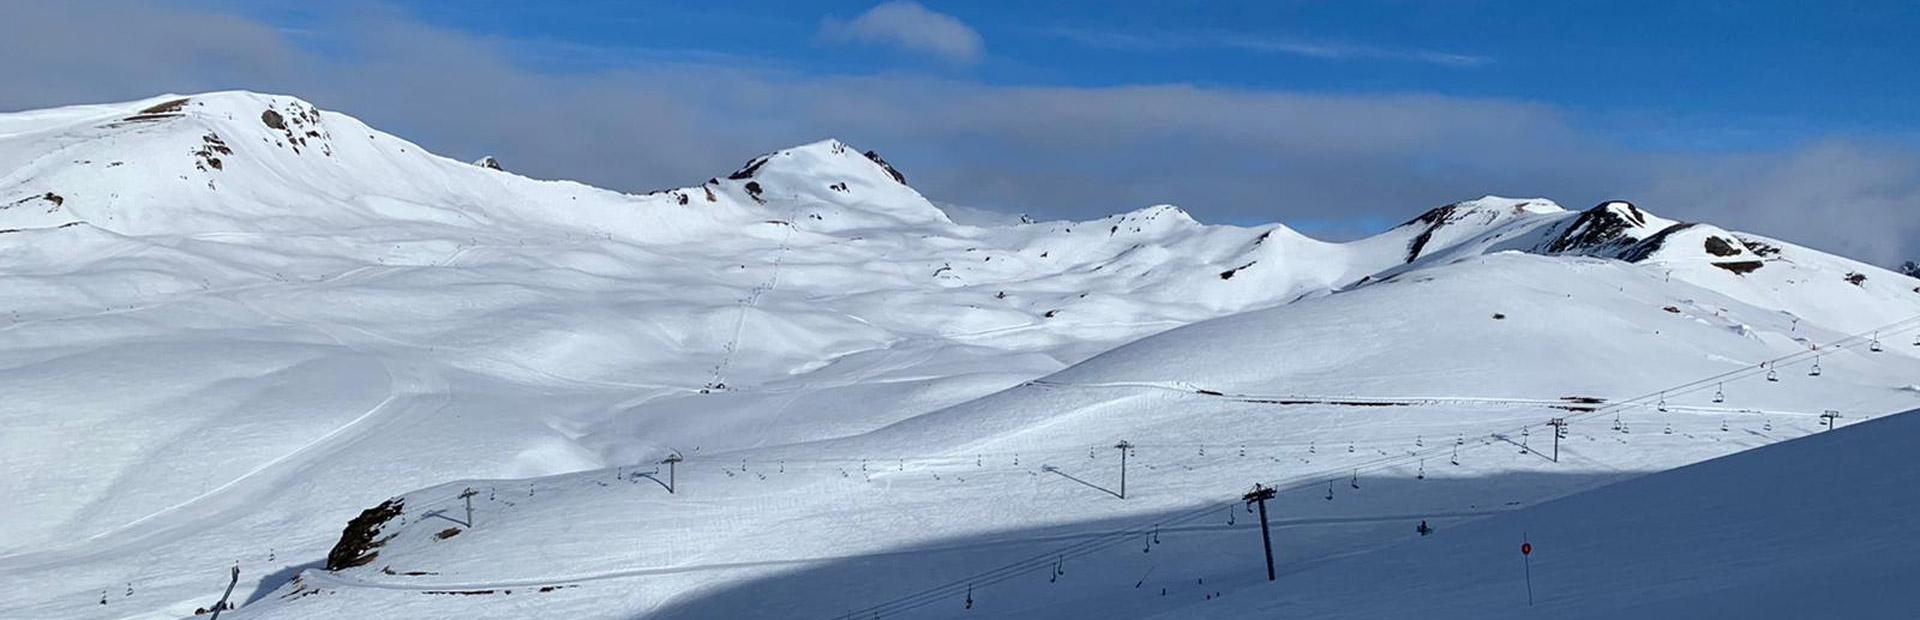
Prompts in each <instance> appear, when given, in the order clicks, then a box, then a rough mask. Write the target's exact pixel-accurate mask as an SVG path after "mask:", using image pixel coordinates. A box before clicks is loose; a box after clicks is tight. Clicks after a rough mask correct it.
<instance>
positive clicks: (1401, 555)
mask: <svg viewBox="0 0 1920 620" xmlns="http://www.w3.org/2000/svg"><path fill="white" fill-rule="evenodd" d="M1916 441H1920V416H1916V415H1911V414H1910V413H1909V414H1902V415H1895V416H1890V417H1886V418H1882V419H1878V420H1874V421H1872V422H1868V423H1865V424H1861V425H1857V426H1851V427H1847V428H1841V429H1837V430H1835V431H1833V432H1831V433H1820V434H1817V435H1814V436H1810V437H1805V438H1802V439H1797V440H1793V441H1789V442H1784V443H1782V444H1780V445H1777V446H1768V447H1765V448H1760V449H1757V450H1752V451H1749V452H1744V453H1740V454H1735V455H1731V456H1727V457H1725V458H1720V459H1715V460H1711V461H1707V462H1705V463H1700V464H1697V465H1693V466H1690V467H1684V468H1680V469H1676V470H1673V471H1667V472H1661V473H1657V474H1653V475H1650V476H1647V477H1644V478H1639V479H1636V480H1630V481H1627V482H1623V483H1620V484H1617V485H1612V486H1608V487H1605V488H1602V489H1597V490H1594V491H1589V492H1586V493H1581V494H1578V495H1575V496H1572V497H1567V498H1563V499H1560V500H1556V501H1552V502H1548V503H1545V504H1541V505H1539V506H1532V507H1529V508H1525V509H1521V510H1516V511H1513V512H1511V513H1508V514H1504V515H1500V516H1498V517H1492V518H1488V519H1486V520H1483V521H1479V522H1476V523H1472V524H1467V525H1462V526H1461V527H1459V528H1457V529H1452V530H1448V531H1441V532H1436V533H1435V535H1434V536H1433V537H1431V538H1430V539H1418V540H1416V539H1414V538H1413V537H1409V539H1408V541H1407V542H1406V543H1403V544H1399V545H1395V546H1392V547H1389V548H1385V549H1380V550H1377V551H1373V552H1369V553H1363V554H1358V555H1354V556H1350V557H1345V558H1340V559H1338V560H1333V561H1329V562H1324V563H1320V564H1315V565H1311V566H1303V567H1300V568H1299V569H1298V570H1297V571H1295V572H1291V573H1289V574H1287V575H1286V576H1285V577H1284V578H1282V579H1281V580H1280V581H1279V582H1278V583H1273V584H1265V583H1260V584H1255V585H1252V586H1249V587H1246V588H1243V589H1240V590H1236V591H1234V592H1232V593H1231V595H1229V596H1224V597H1222V598H1220V599H1219V600H1218V601H1207V602H1203V603H1201V604H1198V605H1193V606H1191V607H1188V608H1186V609H1183V610H1179V611H1175V612H1171V613H1168V614H1166V617H1169V618H1192V617H1201V616H1208V617H1230V616H1238V615H1242V614H1252V615H1256V616H1267V617H1271V616H1276V615H1278V616H1304V617H1313V618H1392V617H1416V616H1417V617H1420V618H1503V617H1514V618H1518V617H1542V616H1545V617H1553V618H1619V617H1635V618H1815V617H1825V618H1910V617H1912V616H1913V612H1914V610H1916V609H1920V593H1916V592H1914V591H1913V590H1912V589H1911V588H1908V587H1905V585H1906V584H1909V583H1911V581H1912V578H1913V575H1914V574H1915V572H1917V571H1920V542H1917V540H1920V539H1916V538H1915V537H1914V536H1913V535H1912V532H1911V519H1910V517H1911V515H1912V514H1913V513H1914V511H1915V510H1920V505H1916V498H1920V496H1916V495H1915V494H1914V493H1913V492H1912V489H1913V488H1914V486H1915V485H1916V484H1920V470H1916V469H1915V468H1914V467H1912V466H1911V464H1910V461H1911V458H1912V447H1913V445H1914V444H1915V442H1916ZM1523 537H1524V538H1526V539H1527V540H1529V541H1530V542H1531V544H1532V546H1533V554H1532V559H1531V564H1532V566H1530V567H1528V566H1525V565H1524V564H1523V559H1522V558H1521V557H1520V554H1519V544H1520V541H1521V540H1522V538H1523ZM1527 572H1531V573H1532V581H1533V591H1534V600H1533V604H1532V605H1528V604H1527V599H1526V580H1527V575H1526V573H1527Z"/></svg>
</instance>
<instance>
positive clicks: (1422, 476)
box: [1413, 459, 1427, 480]
mask: <svg viewBox="0 0 1920 620" xmlns="http://www.w3.org/2000/svg"><path fill="white" fill-rule="evenodd" d="M1413 479H1414V480H1426V479H1427V460H1426V459H1420V474H1419V475H1416V476H1414V477H1413Z"/></svg>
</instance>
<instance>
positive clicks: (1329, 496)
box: [1327, 480, 1333, 502]
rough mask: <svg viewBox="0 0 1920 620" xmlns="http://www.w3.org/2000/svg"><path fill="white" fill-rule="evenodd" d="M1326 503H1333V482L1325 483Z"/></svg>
mask: <svg viewBox="0 0 1920 620" xmlns="http://www.w3.org/2000/svg"><path fill="white" fill-rule="evenodd" d="M1327 501H1329V502H1331V501H1333V481H1332V480H1328V481H1327Z"/></svg>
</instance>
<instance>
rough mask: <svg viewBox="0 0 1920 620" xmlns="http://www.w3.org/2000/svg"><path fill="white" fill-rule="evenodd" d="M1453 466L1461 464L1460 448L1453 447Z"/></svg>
mask: <svg viewBox="0 0 1920 620" xmlns="http://www.w3.org/2000/svg"><path fill="white" fill-rule="evenodd" d="M1453 464H1454V465H1459V464H1460V446H1454V447H1453Z"/></svg>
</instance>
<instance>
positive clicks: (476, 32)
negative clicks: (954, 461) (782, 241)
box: [0, 0, 1920, 264]
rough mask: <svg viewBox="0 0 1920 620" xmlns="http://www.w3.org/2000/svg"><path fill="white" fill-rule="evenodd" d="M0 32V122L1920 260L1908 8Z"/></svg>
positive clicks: (576, 169) (301, 7)
mask: <svg viewBox="0 0 1920 620" xmlns="http://www.w3.org/2000/svg"><path fill="white" fill-rule="evenodd" d="M0 22H4V23H9V24H13V25H14V26H15V28H14V29H13V30H12V31H11V32H12V34H11V35H9V36H8V37H0V57H4V58H8V59H10V60H12V61H13V62H8V63H0V83H4V84H8V85H9V88H7V89H0V110H14V109H27V108H32V107H44V106H49V105H61V104H69V103H80V102H97V101H112V100H126V99H133V98H139V97H145V96H150V95H153V94H156V93H159V92H196V91H205V90H215V89H228V88H241V89H250V90H258V91H267V92H276V93H283V94H291V95H296V96H300V97H303V98H306V99H308V100H310V101H313V102H315V103H316V104H318V105H320V106H322V107H324V108H327V109H330V110H335V111H340V112H344V113H348V114H352V115H355V116H357V117H359V118H361V119H363V120H366V121H368V122H369V123H371V124H373V125H375V126H376V127H380V128H382V129H385V130H387V131H390V132H392V133H396V134H399V135H401V136H403V137H406V138H408V139H411V140H414V141H416V142H419V143H421V144H423V145H425V146H427V147H428V148H430V149H432V150H434V151H435V152H438V153H442V154H445V155H448V156H450V157H457V158H461V159H472V158H475V157H478V156H480V155H483V154H494V155H497V156H499V158H500V159H501V161H502V162H504V163H505V164H506V165H507V166H508V167H509V168H510V169H513V170H515V171H518V172H521V173H524V174H529V175H532V176H538V177H545V178H571V179H577V180H582V181H586V182H590V183H594V184H598V185H602V186H608V187H613V188H618V189H627V190H646V189H653V188H659V187H667V186H681V185H691V184H696V183H698V182H700V181H702V180H704V179H706V178H707V177H709V176H713V175H715V174H720V173H724V172H726V171H728V170H730V169H731V168H732V167H734V166H736V165H737V164H738V163H739V162H741V161H744V160H746V159H747V158H749V157H751V156H753V155H754V154H757V153H760V152H764V151H768V150H773V149H777V148H781V147H784V146H790V145H794V144H799V143H804V142H810V141H813V140H818V139H821V138H826V137H837V138H841V139H843V140H846V141H848V142H850V143H852V144H855V145H857V146H860V147H863V148H872V149H876V150H879V151H881V152H882V153H883V154H885V155H886V156H887V158H888V159H889V160H890V161H892V162H894V163H895V164H896V165H897V166H899V167H901V168H902V169H903V170H904V171H905V172H906V173H907V175H908V177H909V179H910V181H911V182H912V183H913V185H914V186H915V187H916V188H918V189H920V190H921V191H922V192H923V193H925V194H927V195H928V196H929V197H930V198H932V199H934V200H935V201H936V202H941V203H948V204H957V205H964V206H970V207H976V208H984V209H989V210H996V211H1002V212H1014V213H1030V214H1034V215H1036V216H1039V217H1065V218H1092V217H1099V216H1101V215H1104V214H1108V213H1113V212H1118V211H1125V210H1130V209H1134V208H1139V207H1144V206H1147V205H1152V204H1156V203H1175V204H1179V205H1181V206H1183V207H1186V208H1187V209H1188V210H1189V211H1190V212H1192V213H1194V214H1195V215H1196V216H1197V217H1199V218H1200V219H1202V220H1203V221H1209V222H1232V223H1258V222H1269V221H1282V222H1286V223H1288V224H1290V225H1293V226H1295V227H1298V228H1301V229H1302V230H1305V231H1308V232H1310V233H1312V234H1316V235H1321V236H1326V237H1332V238H1346V237H1353V236H1357V235H1363V234H1367V233H1370V232H1375V231H1378V230H1380V229H1381V228H1383V227H1386V226H1390V225H1392V224H1394V223H1397V222H1400V221H1403V220H1406V219H1408V218H1410V217H1412V216H1413V215H1415V214H1417V213H1419V212H1420V211H1422V210H1425V209H1426V208H1429V207H1432V206H1434V205H1438V204H1445V203H1448V202H1452V201H1457V200H1463V199H1469V198H1475V197H1478V196H1481V195H1484V194H1499V195H1507V196H1525V197H1535V196H1538V197H1546V198H1551V199H1554V200H1557V201H1559V202H1561V203H1562V204H1564V205H1566V206H1569V207H1571V208H1581V207H1585V206H1588V205H1591V204H1594V203H1596V202H1599V201H1601V200H1606V199H1628V200H1632V201H1635V202H1636V203H1638V204H1640V205H1642V206H1643V207H1646V208H1649V209H1650V210H1653V211H1654V212H1656V213H1661V214H1664V215H1668V216H1671V217H1678V218H1682V219H1688V220H1705V221H1712V222H1715V223H1719V224H1722V225H1724V226H1728V227H1731V228H1736V229H1742V230H1748V231H1752V232H1757V233H1761V234H1767V235H1773V236H1778V237H1782V238H1786V239H1789V240H1794V241H1799V242H1803V243H1806V244H1808V245H1813V246H1816V247H1820V248H1823V249H1828V250H1832V251H1837V252H1842V253H1846V254H1849V255H1853V256H1858V257H1861V258H1864V259H1867V260H1871V261H1875V262H1879V263H1883V264H1891V263H1897V262H1898V261H1900V260H1904V259H1909V258H1914V257H1916V256H1920V79H1916V78H1920V75H1916V73H1920V70H1916V69H1915V66H1916V64H1920V63H1916V62H1915V61H1916V60H1920V43H1916V42H1915V41H1916V40H1920V37H1915V36H1912V33H1913V32H1916V31H1920V4H1916V3H1899V2H1851V3H1844V4H1843V3H1832V4H1831V5H1829V4H1827V3H1810V2H1755V3H1731V2H1709V1H1694V2H1505V1H1465V0H1461V1H1451V0H1435V1H1423V2H1416V1H1392V2H1364V1H1362V2H1288V1H1268V2H1186V1H1176V0H1169V1H1163V2H1090V1H1080V0H1074V1H1068V2H1031V1H1024V2H1012V1H1002V0H992V1H979V2H935V1H926V2H923V3H915V2H911V1H906V0H896V1H890V2H884V3H882V2H877V1H874V0H867V1H859V2H854V1H844V2H740V1H732V0H715V1H703V2H664V1H661V2H615V1H610V0H583V1H577V2H509V1H506V0H467V1H463V2H447V1H428V0H348V1H346V2H311V1H309V0H301V1H292V0H256V1H250V2H239V1H237V0H159V1H153V2H147V1H140V0H77V1H75V2H58V3H55V2H46V3H34V2H22V3H0ZM182 32H191V33H193V36H184V37H183V36H180V33H182ZM77 41H85V42H88V43H86V44H81V45H76V44H75V42H77Z"/></svg>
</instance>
